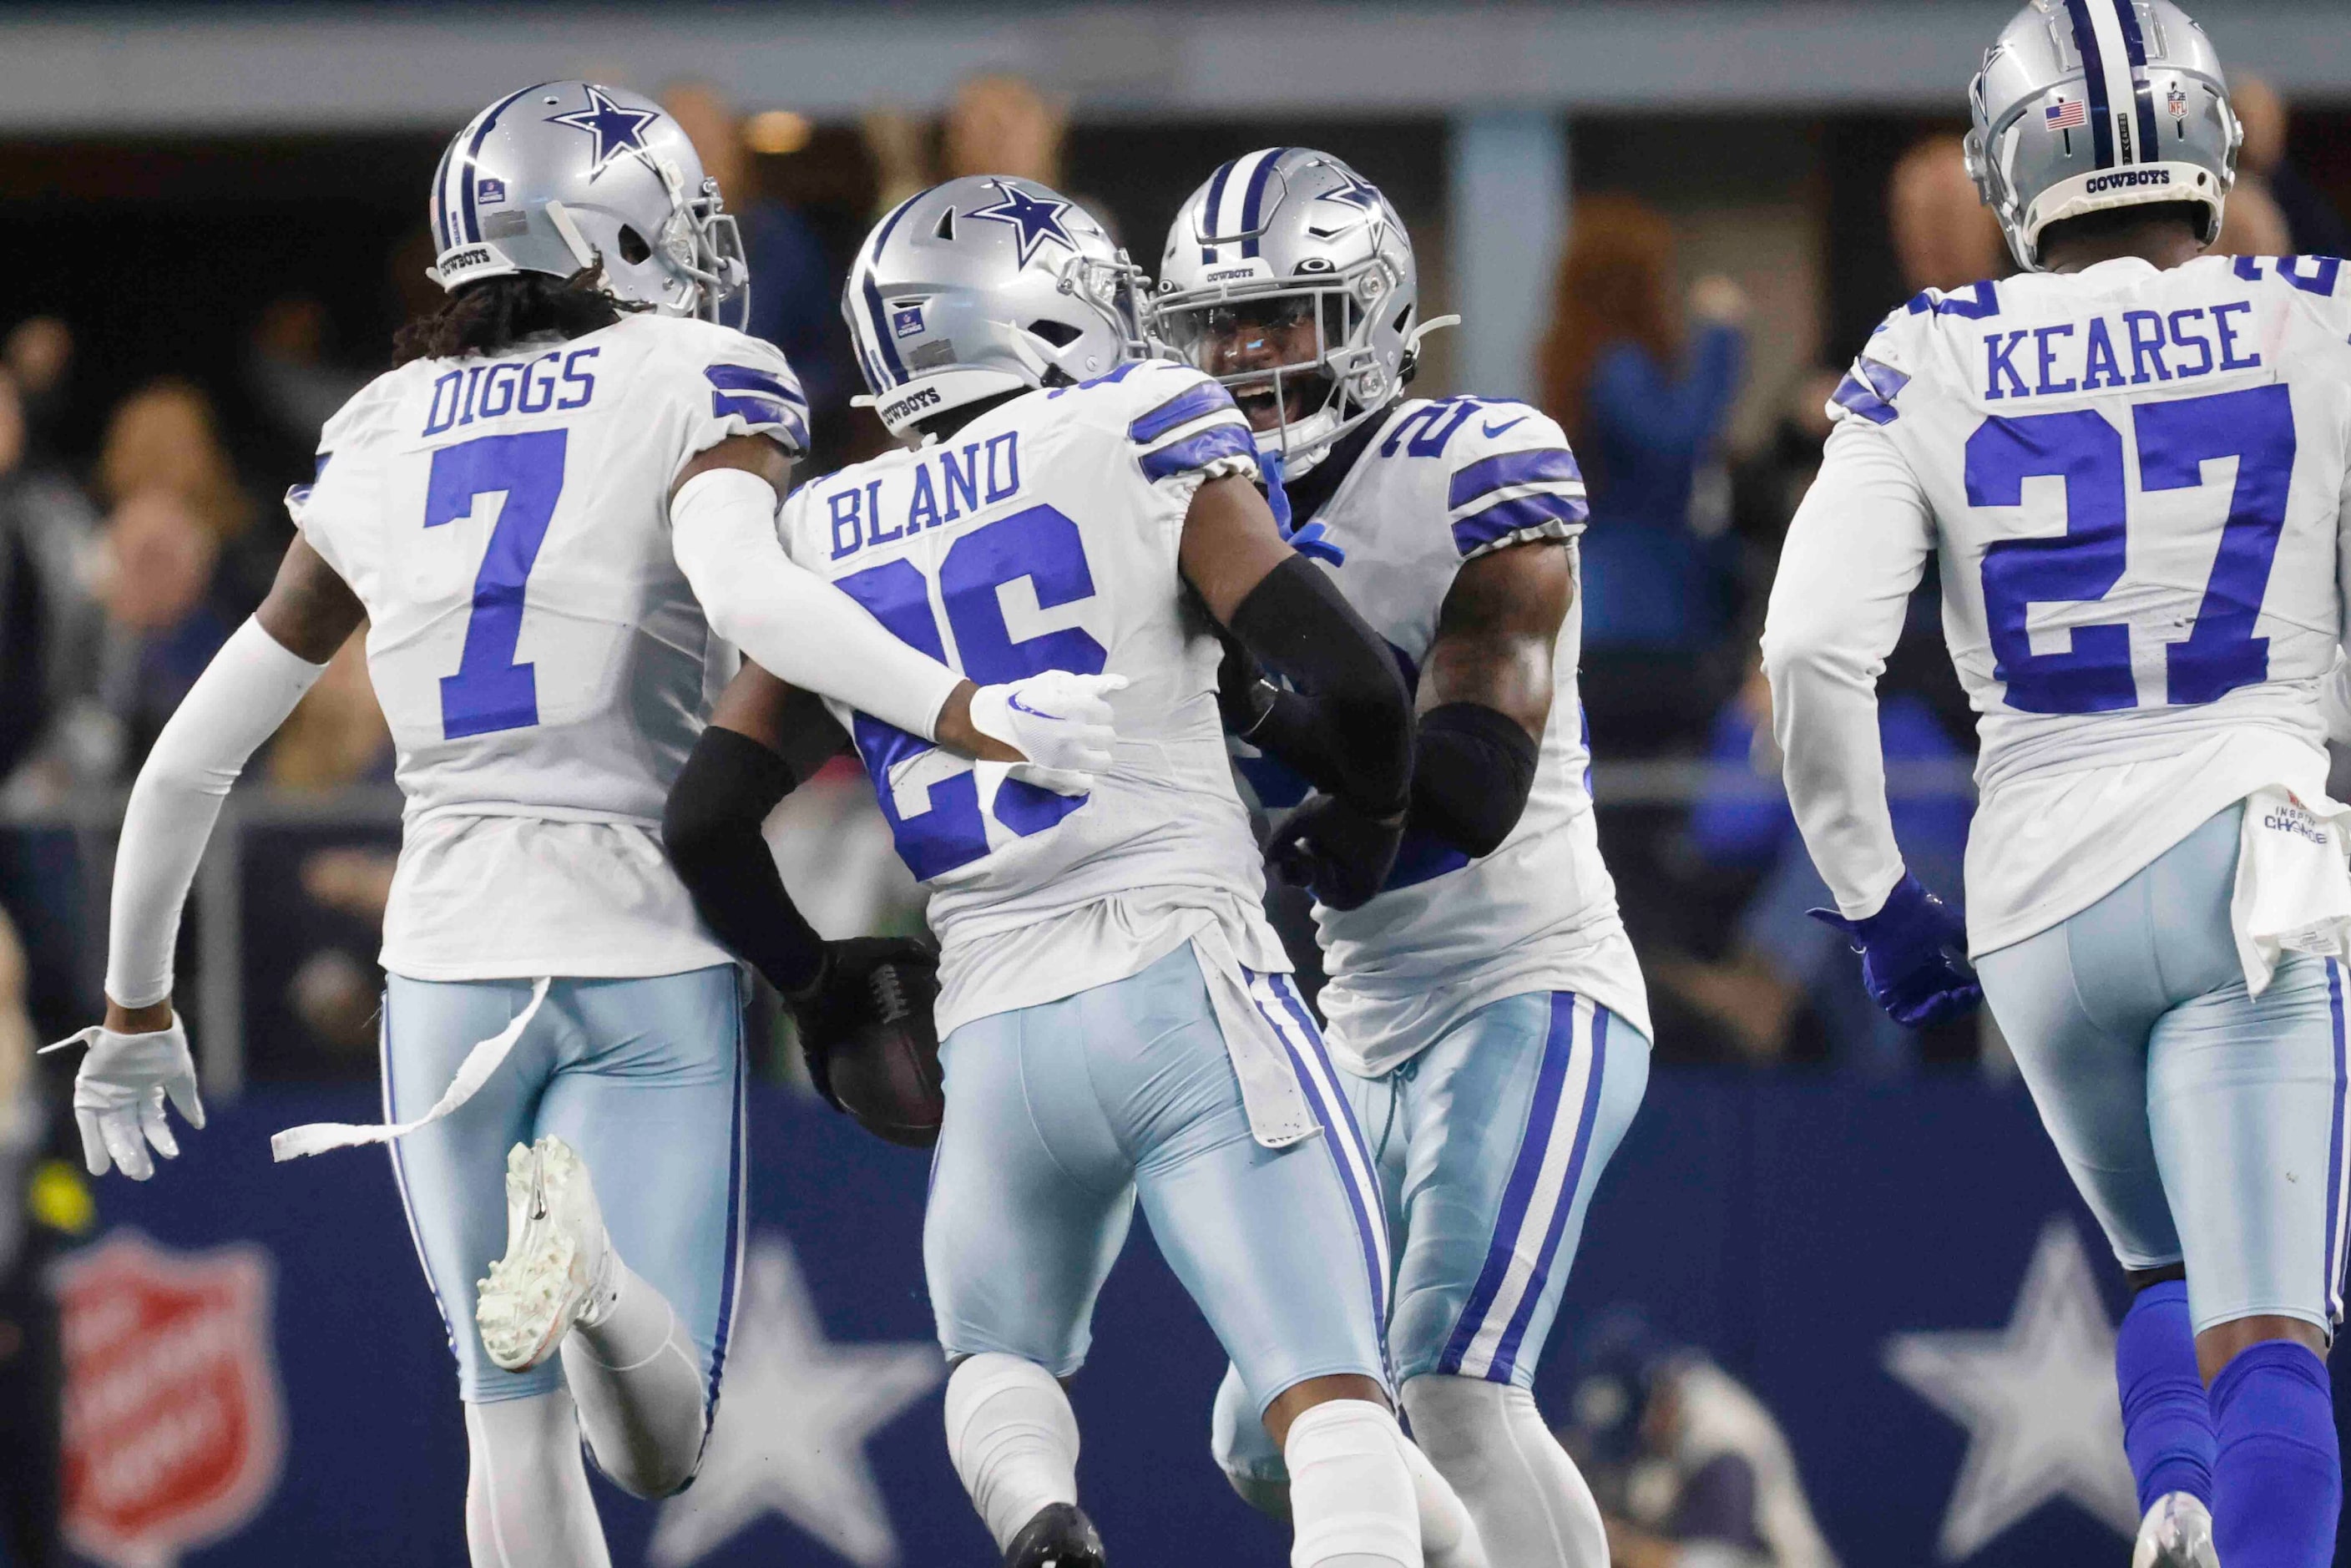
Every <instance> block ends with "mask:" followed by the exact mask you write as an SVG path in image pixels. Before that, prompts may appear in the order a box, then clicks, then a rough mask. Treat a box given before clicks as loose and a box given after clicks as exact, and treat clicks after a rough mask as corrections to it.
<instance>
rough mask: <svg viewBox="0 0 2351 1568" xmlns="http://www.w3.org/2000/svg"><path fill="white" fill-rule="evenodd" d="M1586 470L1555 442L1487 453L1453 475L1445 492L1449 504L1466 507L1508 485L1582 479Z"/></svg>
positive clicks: (1571, 454)
mask: <svg viewBox="0 0 2351 1568" xmlns="http://www.w3.org/2000/svg"><path fill="white" fill-rule="evenodd" d="M1568 480H1573V481H1576V482H1578V483H1581V482H1582V480H1583V469H1581V468H1579V467H1577V466H1576V465H1575V455H1574V454H1573V453H1572V452H1570V451H1569V450H1568V449H1567V448H1566V447H1564V446H1552V447H1546V448H1541V449H1539V450H1535V451H1529V452H1505V453H1503V454H1502V455H1500V456H1499V457H1488V458H1485V459H1483V460H1482V461H1480V462H1477V463H1472V464H1470V465H1468V467H1467V468H1464V469H1462V470H1461V471H1460V472H1458V473H1457V474H1456V475H1454V476H1453V483H1452V486H1451V487H1450V488H1449V489H1447V492H1446V497H1445V504H1446V505H1447V507H1466V506H1468V504H1469V503H1470V502H1472V501H1474V500H1476V499H1477V498H1478V497H1480V496H1490V495H1492V494H1493V493H1494V492H1495V491H1497V490H1499V489H1501V488H1502V487H1503V486H1506V485H1541V484H1549V483H1558V482H1562V481H1568Z"/></svg>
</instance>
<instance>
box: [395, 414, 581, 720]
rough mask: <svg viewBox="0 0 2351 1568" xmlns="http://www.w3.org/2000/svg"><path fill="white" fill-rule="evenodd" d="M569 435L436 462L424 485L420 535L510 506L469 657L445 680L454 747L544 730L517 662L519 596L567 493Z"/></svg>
mask: <svg viewBox="0 0 2351 1568" xmlns="http://www.w3.org/2000/svg"><path fill="white" fill-rule="evenodd" d="M565 434H566V433H565V432H563V431H560V430H528V431H524V432H522V433H520V434H515V435H485V436H482V437H480V438H478V439H477V440H474V441H465V442H460V443H458V444H456V445H455V446H444V447H443V448H441V450H439V451H438V452H435V453H434V455H433V473H432V476H431V477H430V478H429V479H428V480H427V481H426V483H425V495H424V526H425V527H426V528H439V527H440V526H441V525H442V524H444V523H453V522H455V521H456V520H457V519H458V518H459V517H470V516H472V515H473V510H474V507H475V503H476V502H477V501H479V500H480V498H481V497H484V496H491V495H501V496H504V497H506V499H505V502H504V504H502V505H501V506H500V507H498V520H497V522H496V524H495V525H494V526H493V527H492V528H491V529H490V543H489V548H488V549H486V550H484V551H483V552H482V568H481V570H480V571H478V572H477V573H475V577H474V612H473V614H472V616H471V617H470V618H469V619H468V620H467V621H466V622H465V653H463V654H461V655H460V656H459V658H458V660H457V673H456V674H454V675H444V676H442V677H441V735H442V737H443V738H444V739H445V740H456V739H459V738H460V737H465V736H468V735H488V734H490V733H492V732H494V731H496V730H501V729H528V728H529V727H531V726H532V725H535V724H537V723H538V680H537V677H536V674H535V673H534V671H533V670H532V668H531V666H530V665H528V664H517V663H515V648H516V645H517V643H519V642H520V641H521V639H522V607H523V591H524V589H525V587H526V585H527V584H528V582H529V580H530V569H531V568H532V567H533V566H535V565H537V564H538V547H539V546H540V545H541V544H543V543H545V542H546V540H547V525H548V523H549V521H550V520H551V519H552V518H553V517H554V516H555V503H556V500H557V498H558V497H560V496H561V495H562V494H563V454H564V438H565Z"/></svg>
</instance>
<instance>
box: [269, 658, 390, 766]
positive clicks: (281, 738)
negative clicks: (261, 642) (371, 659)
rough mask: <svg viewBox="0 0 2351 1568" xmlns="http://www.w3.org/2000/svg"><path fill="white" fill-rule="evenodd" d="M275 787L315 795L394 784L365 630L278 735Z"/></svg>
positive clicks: (272, 758) (273, 750)
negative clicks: (315, 792)
mask: <svg viewBox="0 0 2351 1568" xmlns="http://www.w3.org/2000/svg"><path fill="white" fill-rule="evenodd" d="M269 781H270V782H271V783H272V784H275V785H277V787H278V788H280V789H310V790H328V789H342V788H344V787H346V786H348V785H352V784H388V783H390V782H391V781H392V731H391V730H390V729H389V728H388V727H386V726H385V724H384V721H383V709H382V708H381V707H379V706H377V705H376V700H375V687H374V686H373V685H371V684H369V681H368V673H367V628H366V627H365V626H361V627H360V630H358V631H357V632H352V633H351V635H350V640H349V641H348V642H346V643H344V644H343V645H342V647H341V648H340V649H339V650H337V651H336V653H335V656H334V657H333V658H332V659H330V660H329V661H328V662H327V673H326V674H323V675H320V676H319V682H318V685H314V686H312V687H311V688H310V689H309V691H308V693H306V694H305V695H304V696H303V698H302V700H301V702H300V703H298V705H296V706H295V709H294V712H293V715H292V716H290V717H289V718H287V721H286V723H285V724H284V725H283V726H282V727H280V728H279V729H278V731H277V738H276V739H275V740H273V741H272V742H271V743H270V747H269Z"/></svg>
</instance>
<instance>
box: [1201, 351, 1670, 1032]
mask: <svg viewBox="0 0 2351 1568" xmlns="http://www.w3.org/2000/svg"><path fill="white" fill-rule="evenodd" d="M1584 517H1585V507H1584V502H1583V476H1582V475H1581V474H1580V473H1579V472H1578V471H1577V468H1576V465H1575V459H1574V457H1573V455H1571V454H1570V453H1569V451H1568V447H1567V437H1566V436H1565V435H1563V434H1561V432H1560V428H1559V426H1558V424H1557V423H1554V422H1553V421H1552V419H1551V418H1550V417H1549V416H1547V415H1545V414H1542V413H1538V412H1537V411H1535V410H1534V409H1531V408H1530V407H1528V406H1527V405H1526V404H1524V403H1520V402H1493V401H1488V400H1484V399H1479V398H1468V397H1463V398H1450V399H1447V400H1445V401H1443V402H1429V401H1427V400H1426V399H1415V400H1413V401H1411V402H1405V403H1401V404H1399V405H1398V406H1397V407H1396V408H1395V410H1394V411H1392V412H1391V413H1389V414H1388V415H1387V416H1386V418H1385V419H1384V420H1383V421H1382V422H1381V424H1380V428H1379V429H1378V430H1377V431H1376V432H1375V433H1374V435H1373V438H1372V440H1371V442H1370V444H1368V445H1366V446H1365V447H1364V449H1363V452H1362V455H1360V456H1358V457H1357V458H1356V459H1355V465H1354V467H1353V469H1352V470H1350V471H1349V473H1348V474H1347V476H1346V477H1345V478H1344V479H1343V480H1341V481H1340V483H1339V486H1338V488H1337V489H1336V490H1335V491H1334V492H1332V496H1331V498H1330V499H1329V500H1328V501H1327V502H1325V503H1324V504H1323V506H1322V509H1321V510H1319V511H1317V512H1316V513H1315V514H1314V516H1313V517H1312V518H1311V519H1310V518H1307V517H1299V518H1296V519H1295V521H1296V522H1297V524H1298V525H1299V526H1301V527H1303V526H1304V525H1305V524H1307V523H1308V522H1309V521H1319V522H1321V523H1322V525H1323V527H1324V528H1326V529H1327V530H1328V532H1329V535H1330V538H1331V542H1332V543H1333V544H1335V545H1337V546H1338V547H1339V548H1340V549H1342V550H1343V552H1344V554H1345V559H1344V560H1343V562H1342V563H1341V564H1340V565H1338V566H1337V567H1335V568H1333V569H1332V577H1333V578H1334V579H1335V580H1336V581H1337V582H1338V585H1339V589H1340V591H1341V592H1343V593H1344V594H1345V595H1346V596H1347V601H1348V602H1349V603H1350V604H1352V605H1353V606H1354V607H1355V610H1356V612H1358V613H1359V614H1361V615H1362V616H1363V617H1364V620H1365V621H1368V622H1370V623H1371V624H1372V627H1373V629H1374V630H1375V631H1377V632H1379V633H1380V635H1381V636H1382V637H1384V638H1385V639H1386V640H1387V643H1388V645H1389V647H1391V648H1392V649H1394V650H1395V653H1396V655H1397V657H1398V658H1399V659H1400V660H1401V661H1402V663H1403V664H1404V667H1405V674H1406V679H1407V682H1408V684H1415V685H1416V684H1417V683H1418V680H1419V674H1420V670H1421V668H1422V667H1423V666H1424V665H1425V664H1426V663H1427V661H1428V650H1429V647H1430V644H1431V643H1434V642H1435V641H1436V639H1437V612H1438V611H1439V610H1440V609H1442V608H1443V606H1444V603H1445V598H1446V595H1447V593H1448V592H1450V591H1452V587H1453V579H1454V576H1455V574H1456V573H1458V571H1459V570H1461V566H1462V564H1463V563H1464V562H1465V561H1469V560H1474V559H1478V558H1479V556H1483V555H1487V554H1490V553H1491V552H1493V551H1495V550H1499V549H1508V548H1510V546H1512V545H1517V544H1520V543H1524V542H1526V541H1529V540H1533V539H1544V538H1551V539H1567V540H1571V541H1572V540H1573V539H1574V538H1576V537H1577V536H1578V535H1580V534H1581V533H1582V532H1583V522H1584ZM1570 548H1571V549H1572V548H1573V545H1572V544H1571V547H1570ZM1582 647H1583V608H1582V606H1581V604H1580V603H1579V604H1577V605H1575V606H1572V607H1571V608H1570V610H1569V612H1568V616H1567V620H1566V622H1565V623H1564V624H1563V625H1562V627H1561V628H1560V636H1559V647H1558V653H1557V657H1556V661H1555V664H1554V669H1553V682H1554V685H1553V690H1552V721H1551V723H1550V724H1549V725H1548V726H1547V727H1545V728H1544V731H1543V737H1542V746H1541V751H1540V753H1539V755H1538V758H1537V761H1536V767H1535V778H1534V787H1533V789H1532V790H1531V793H1530V794H1529V795H1528V797H1527V806H1526V811H1525V814H1524V815H1522V816H1521V817H1520V819H1519V824H1518V826H1517V827H1516V828H1514V829H1513V830H1511V832H1510V837H1509V838H1507V839H1505V840H1504V841H1502V844H1501V847H1500V848H1499V849H1497V850H1496V851H1495V852H1493V853H1492V854H1490V855H1488V856H1486V857H1485V858H1483V859H1482V860H1475V861H1473V860H1471V859H1470V858H1469V857H1468V855H1466V854H1464V853H1462V852H1460V851H1459V850H1457V849H1455V848H1454V847H1453V846H1452V845H1450V844H1447V843H1445V842H1443V841H1440V840H1438V839H1437V838H1435V837H1433V836H1431V835H1428V834H1425V833H1417V832H1416V833H1410V834H1407V835H1406V836H1405V842H1404V847H1403V849H1402V850H1401V852H1399V853H1398V855H1397V858H1396V865H1395V872H1394V873H1392V874H1391V875H1390V877H1389V879H1388V884H1387V888H1386V890H1385V891H1384V892H1383V893H1381V894H1379V896H1377V897H1376V898H1374V899H1373V900H1372V901H1371V902H1370V903H1369V904H1365V905H1364V906H1363V907H1362V908H1361V909H1355V910H1348V911H1340V910H1334V909H1327V908H1322V907H1320V906H1318V907H1317V908H1316V910H1315V920H1316V923H1317V925H1319V926H1320V927H1321V931H1322V947H1323V953H1324V956H1325V959H1326V962H1327V966H1328V968H1329V971H1330V976H1331V983H1330V985H1329V986H1328V987H1326V988H1324V990H1323V992H1322V1011H1323V1014H1324V1016H1325V1017H1326V1018H1327V1019H1329V1020H1330V1029H1329V1043H1330V1047H1331V1051H1332V1055H1333V1056H1334V1057H1335V1058H1336V1059H1337V1060H1338V1061H1340V1063H1341V1064H1342V1065H1343V1066H1345V1067H1347V1068H1348V1069H1349V1070H1350V1071H1354V1072H1358V1073H1363V1074H1366V1075H1374V1074H1378V1073H1383V1072H1385V1071H1389V1070H1390V1069H1391V1068H1394V1067H1395V1066H1396V1065H1397V1064H1399V1063H1400V1062H1403V1061H1406V1060H1408V1059H1409V1058H1411V1057H1412V1056H1414V1055H1415V1054H1416V1053H1417V1052H1419V1051H1421V1050H1423V1049H1425V1048H1426V1046H1428V1045H1429V1044H1430V1043H1431V1042H1432V1041H1434V1040H1436V1038H1437V1036H1438V1035H1439V1034H1441V1033H1442V1032H1443V1031H1444V1030H1446V1029H1447V1028H1448V1027H1450V1026H1451V1025H1452V1024H1453V1023H1455V1022H1456V1021H1458V1019H1461V1018H1462V1017H1464V1016H1465V1015H1467V1014H1468V1013H1469V1012H1470V1011H1472V1010H1474V1009H1478V1008H1480V1007H1483V1006H1485V1005H1486V1004H1487V1003H1489V1002H1493V1001H1499V1000H1500V999H1501V998H1505V997H1510V996H1516V995H1519V994H1520V993H1522V992H1526V991H1534V990H1567V991H1576V992H1580V993H1582V994H1583V995H1586V996H1589V997H1591V998H1593V1000H1594V1001H1596V1002H1599V1003H1600V1004H1601V1005H1602V1006H1604V1007H1606V1008H1608V1009H1611V1010H1612V1011H1614V1012H1615V1013H1616V1014H1618V1015H1619V1016H1620V1017H1622V1018H1624V1019H1625V1020H1626V1021H1627V1022H1629V1023H1631V1024H1633V1025H1635V1027H1636V1028H1638V1029H1639V1030H1641V1032H1642V1033H1644V1034H1646V1033H1648V1032H1649V1007H1648V993H1647V989H1646V987H1645V986H1644V985H1643V984H1642V980H1641V967H1640V964H1639V961H1638V960H1637V959H1636V958H1635V956H1634V954H1633V946H1632V943H1631V942H1630V940H1628V939H1627V938H1626V936H1625V926H1624V922H1623V921H1622V920H1620V919H1619V918H1618V916H1617V913H1616V884H1615V883H1614V882H1613V881H1611V880H1610V878H1609V875H1608V868H1607V867H1606V866H1605V865H1604V864H1603V863H1602V862H1601V859H1600V843H1599V840H1598V838H1597V836H1596V834H1595V832H1594V831H1593V816H1592V796H1591V792H1590V789H1589V788H1588V785H1587V775H1588V773H1589V771H1590V768H1591V761H1592V758H1591V753H1590V751H1589V749H1588V748H1587V747H1586V745H1585V740H1584V734H1583V706H1582V703H1581V701H1580V700H1579V699H1578V697H1577V695H1576V681H1575V671H1576V663H1577V660H1578V657H1579V656H1580V653H1581V652H1582ZM1233 748H1234V752H1235V755H1236V758H1237V759H1238V761H1239V764H1240V768H1241V771H1242V773H1243V775H1244V776H1245V777H1246V778H1247V779H1249V783H1250V785H1251V787H1252V788H1253V789H1255V790H1256V792H1257V794H1258V796H1259V800H1260V801H1261V802H1262V803H1263V804H1265V805H1266V806H1268V807H1276V806H1284V805H1289V804H1291V803H1293V802H1295V801H1297V800H1300V799H1302V798H1303V796H1304V795H1305V792H1306V785H1305V782H1304V781H1303V780H1302V779H1299V778H1298V776H1297V775H1296V774H1294V773H1292V772H1290V770H1289V769H1288V768H1284V767H1282V766H1281V765H1280V763H1278V762H1275V761H1274V760H1273V759H1272V758H1270V757H1266V756H1263V755H1261V754H1259V753H1258V752H1257V751H1256V749H1255V748H1254V747H1249V746H1248V745H1247V743H1245V742H1241V741H1235V742H1233Z"/></svg>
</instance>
